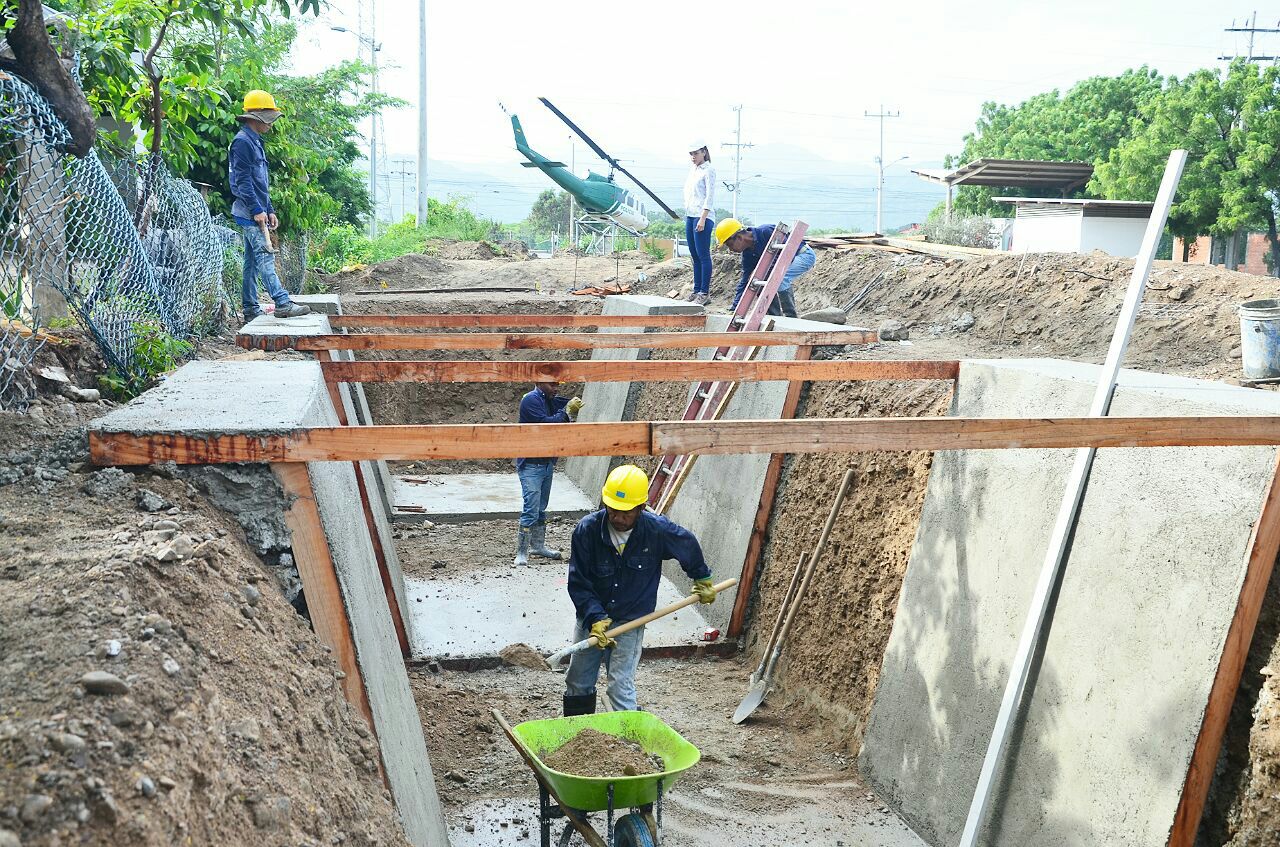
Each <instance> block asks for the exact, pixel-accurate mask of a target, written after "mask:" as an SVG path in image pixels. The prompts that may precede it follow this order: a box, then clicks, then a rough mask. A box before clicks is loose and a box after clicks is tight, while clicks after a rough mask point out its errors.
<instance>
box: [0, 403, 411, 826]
mask: <svg viewBox="0 0 1280 847" xmlns="http://www.w3.org/2000/svg"><path fill="white" fill-rule="evenodd" d="M104 411H105V405H104V404H102V403H87V404H71V403H69V402H66V401H63V400H62V399H61V398H58V397H51V396H46V397H44V398H43V399H42V400H41V402H40V403H38V404H37V405H36V406H35V407H33V409H32V411H31V412H29V413H27V414H22V415H19V414H14V413H0V445H3V447H0V551H2V552H0V585H3V590H2V591H0V762H3V767H0V843H3V844H5V845H11V844H21V845H24V846H25V847H31V846H32V845H57V844H69V843H75V844H85V845H103V847H106V846H107V845H113V846H114V845H123V844H128V845H172V844H249V843H254V844H271V845H297V844H333V843H339V842H341V843H344V844H358V845H374V844H377V845H396V844H405V843H406V842H405V840H404V836H403V834H402V832H401V831H400V828H399V826H398V824H397V823H396V813H395V810H394V808H393V807H392V804H391V801H390V798H389V796H388V795H387V793H386V791H385V789H384V788H383V784H382V779H381V777H380V775H379V769H378V768H379V766H378V750H377V745H376V743H375V741H374V740H373V738H372V736H371V733H370V731H369V729H368V728H367V726H366V725H365V724H364V722H363V721H362V720H361V719H360V718H359V717H357V716H356V715H355V714H354V713H353V712H352V710H351V709H350V707H349V706H348V705H347V703H346V701H345V700H344V699H343V697H342V693H341V685H340V682H339V677H340V672H339V671H338V668H337V665H336V663H335V662H334V661H333V660H332V659H331V658H330V657H329V655H327V652H326V650H325V649H324V648H323V647H322V646H321V645H320V644H319V642H318V641H317V639H316V637H315V635H314V634H313V633H312V631H311V629H310V628H309V626H308V624H307V622H306V621H305V620H304V619H303V618H301V617H299V616H298V615H297V614H296V613H295V612H294V610H293V608H292V607H291V606H290V605H289V604H288V603H287V602H286V601H285V599H284V596H283V594H282V593H281V592H280V590H279V589H278V588H277V587H276V584H275V578H274V576H273V575H272V572H271V571H270V570H269V569H268V568H267V567H266V566H265V565H263V564H262V562H261V561H260V560H259V559H258V558H257V557H256V556H255V555H253V553H252V552H251V551H250V549H249V548H248V546H247V545H246V541H245V539H244V534H243V532H242V530H241V529H240V527H239V526H238V525H237V524H236V523H235V522H234V521H233V520H232V519H230V518H229V517H228V516H227V515H226V514H224V513H222V512H220V511H219V510H217V509H215V508H214V507H212V506H211V505H210V504H209V503H208V502H207V501H206V500H205V499H204V498H203V497H202V496H200V495H199V494H197V493H196V492H195V490H194V489H193V488H191V487H190V486H189V485H188V484H187V483H186V482H183V481H180V480H177V479H172V478H169V477H168V476H167V475H165V474H164V473H163V472H161V473H153V472H151V471H149V470H147V469H143V470H141V471H139V472H136V473H129V472H125V471H122V470H119V469H114V468H111V469H101V470H100V469H96V468H94V467H93V466H92V465H88V464H87V458H88V456H87V453H86V449H85V443H84V432H83V429H82V427H83V424H84V423H85V422H86V421H87V420H88V419H90V418H92V417H95V416H97V415H99V414H102V413H103V412H104Z"/></svg>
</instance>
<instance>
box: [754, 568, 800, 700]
mask: <svg viewBox="0 0 1280 847" xmlns="http://www.w3.org/2000/svg"><path fill="white" fill-rule="evenodd" d="M807 561H809V551H808V550H805V551H803V552H802V553H801V554H800V559H799V560H798V561H797V562H796V572H795V573H793V574H792V575H791V584H790V585H788V586H787V593H786V594H785V595H783V597H782V603H781V604H780V605H779V606H778V619H777V620H776V621H774V622H773V629H772V630H770V632H769V641H768V643H766V644H765V645H764V652H763V653H761V654H760V664H759V666H758V667H756V669H755V670H754V671H752V672H751V684H752V685H755V684H756V683H757V682H759V681H760V680H761V679H763V678H764V671H765V665H767V664H768V663H769V657H770V656H771V655H773V647H774V645H775V644H777V643H778V632H779V631H781V629H782V621H783V619H784V618H786V616H787V609H789V608H791V599H792V598H793V597H795V596H796V586H797V585H799V584H800V575H801V574H803V573H804V565H805V562H807Z"/></svg>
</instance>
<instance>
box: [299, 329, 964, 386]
mask: <svg viewBox="0 0 1280 847" xmlns="http://www.w3.org/2000/svg"><path fill="white" fill-rule="evenodd" d="M765 334H766V335H767V334H769V333H765ZM320 367H321V369H322V370H323V371H324V378H325V380H327V381H329V382H521V383H534V382H698V381H701V380H720V381H726V382H727V381H734V382H738V381H742V380H758V381H769V380H774V381H788V380H871V379H888V380H896V379H955V378H956V377H957V376H958V375H959V373H960V363H959V362H952V361H936V362H935V361H923V360H921V361H915V360H912V361H849V360H837V361H825V362H795V361H723V360H722V361H711V360H707V359H676V360H671V361H661V360H652V359H649V360H642V361H618V360H614V361H611V360H604V359H601V360H586V361H576V362H488V361H476V362H473V361H442V362H418V361H383V362H380V361H369V362H321V363H320Z"/></svg>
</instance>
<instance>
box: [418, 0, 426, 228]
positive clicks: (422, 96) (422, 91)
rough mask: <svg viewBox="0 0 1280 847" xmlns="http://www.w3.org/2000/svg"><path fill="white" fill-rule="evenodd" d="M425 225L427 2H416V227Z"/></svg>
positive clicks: (420, 0) (423, 0) (419, 0)
mask: <svg viewBox="0 0 1280 847" xmlns="http://www.w3.org/2000/svg"><path fill="white" fill-rule="evenodd" d="M426 225H427V0H418V226H419V227H420V228H421V227H424V226H426Z"/></svg>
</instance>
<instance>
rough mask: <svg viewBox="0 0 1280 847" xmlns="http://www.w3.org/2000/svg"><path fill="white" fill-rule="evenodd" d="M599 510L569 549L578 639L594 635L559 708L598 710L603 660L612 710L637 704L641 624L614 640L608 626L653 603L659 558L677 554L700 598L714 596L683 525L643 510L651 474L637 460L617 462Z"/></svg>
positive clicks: (577, 656) (575, 661) (576, 658)
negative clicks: (636, 464)
mask: <svg viewBox="0 0 1280 847" xmlns="http://www.w3.org/2000/svg"><path fill="white" fill-rule="evenodd" d="M600 496H601V498H602V499H603V500H604V508H602V509H600V510H599V511H598V512H593V513H592V514H590V515H587V516H586V517H585V518H583V519H582V520H580V521H579V522H578V525H577V526H576V527H574V530H573V544H572V548H571V550H570V552H569V597H570V599H572V600H573V606H574V609H575V610H576V612H577V632H576V633H575V635H574V640H575V641H582V640H585V639H587V638H590V637H591V636H593V635H594V636H595V637H596V639H597V644H596V648H595V649H587V650H580V651H578V652H577V653H574V654H573V657H572V658H571V659H570V660H569V669H568V671H567V672H566V673H565V680H564V682H565V691H564V714H565V717H569V716H571V715H589V714H592V713H594V712H595V710H596V678H597V677H598V676H599V674H600V665H601V664H604V666H605V668H606V669H607V672H608V687H607V688H606V690H605V691H606V696H608V698H609V702H610V704H612V706H613V708H614V709H616V710H628V709H635V708H636V683H635V676H636V666H637V665H639V664H640V649H641V647H642V646H643V644H644V627H637V628H636V629H633V630H631V631H630V632H625V633H623V634H621V635H619V636H617V637H616V638H610V637H609V636H608V635H607V634H606V633H607V632H608V630H609V629H610V628H611V627H613V626H618V625H621V624H624V623H627V622H628V621H633V620H636V619H637V618H641V617H644V616H645V615H647V614H649V613H650V612H652V611H653V610H654V608H655V607H656V606H657V602H658V581H659V580H660V579H661V577H662V563H663V561H664V560H666V559H675V560H676V561H677V562H679V563H680V567H681V568H682V569H683V570H684V572H685V573H686V574H688V576H689V578H690V579H692V580H693V581H694V582H693V590H692V593H693V594H696V595H697V596H698V599H699V600H701V601H702V602H703V603H712V602H715V599H716V590H715V588H714V587H713V585H712V582H711V569H710V568H708V567H707V563H706V562H705V561H704V560H703V558H702V546H701V545H700V544H698V539H697V538H695V537H694V535H693V533H692V532H690V531H689V530H687V529H685V528H684V527H682V526H680V525H679V524H676V523H675V522H673V521H671V520H668V519H667V518H665V517H663V516H661V515H657V514H655V513H653V512H650V511H648V510H647V500H648V497H649V478H648V477H647V476H645V472H644V471H642V470H640V468H638V467H636V466H635V465H623V466H622V467H619V468H615V469H614V470H613V471H612V472H611V473H610V474H609V477H608V479H606V480H605V483H604V488H603V489H602V490H601V492H600Z"/></svg>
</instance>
